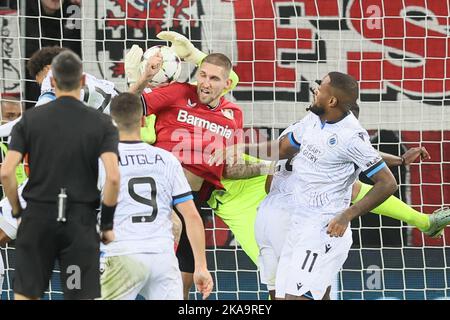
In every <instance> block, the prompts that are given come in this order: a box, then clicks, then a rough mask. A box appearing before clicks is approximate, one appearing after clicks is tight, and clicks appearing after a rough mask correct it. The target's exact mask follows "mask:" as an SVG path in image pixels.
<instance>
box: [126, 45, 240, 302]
mask: <svg viewBox="0 0 450 320" xmlns="http://www.w3.org/2000/svg"><path fill="white" fill-rule="evenodd" d="M161 64H162V57H161V55H159V54H158V55H156V56H154V57H152V58H150V59H149V60H148V62H147V68H146V70H145V71H144V72H143V73H142V75H141V77H140V78H139V80H138V81H137V82H136V83H134V84H133V85H132V86H131V87H130V92H133V93H136V94H140V93H142V102H143V105H144V113H145V114H155V115H156V117H157V121H156V136H157V140H156V143H155V144H154V145H155V146H157V147H160V148H163V149H166V150H168V151H171V152H172V153H173V154H174V155H175V156H176V157H177V158H178V159H179V160H180V162H181V164H182V165H183V168H184V172H185V174H186V177H187V179H188V181H189V183H190V185H191V188H192V190H193V191H198V192H199V194H198V200H203V201H204V200H206V199H208V198H209V194H210V192H211V191H212V190H214V189H221V188H223V186H222V184H221V183H220V180H221V179H222V177H224V176H225V177H226V172H224V171H225V170H224V169H225V165H220V166H217V167H216V166H210V165H208V163H207V162H208V159H209V155H210V154H211V153H212V152H213V151H214V149H216V148H222V147H224V146H227V145H228V146H229V145H231V144H234V143H236V139H237V134H236V132H237V131H236V130H239V129H242V127H243V116H242V111H241V109H240V108H239V107H238V106H237V105H235V104H233V103H232V102H229V101H227V100H226V99H225V98H224V97H223V96H222V93H223V91H224V90H229V89H230V87H231V85H232V81H231V79H230V78H229V75H230V71H231V68H232V64H231V61H230V60H229V59H228V58H227V57H226V56H225V55H223V54H220V53H213V54H210V55H208V56H207V57H206V58H205V59H204V60H203V61H202V63H201V64H200V66H199V68H198V71H197V74H196V80H197V85H192V84H188V83H173V84H170V85H168V86H166V87H160V88H156V89H152V90H149V89H146V87H147V84H148V81H150V80H151V79H152V78H153V76H154V75H155V74H156V73H157V72H158V71H159V69H160V68H161ZM184 230H185V227H184V226H183V231H182V235H181V239H180V242H179V247H178V250H177V257H178V260H179V264H180V270H181V271H182V277H183V286H184V297H185V298H186V299H187V298H188V295H189V289H190V288H191V286H192V281H193V279H192V273H193V270H194V264H193V256H192V249H191V248H190V244H189V241H188V239H187V236H186V234H185V231H184Z"/></svg>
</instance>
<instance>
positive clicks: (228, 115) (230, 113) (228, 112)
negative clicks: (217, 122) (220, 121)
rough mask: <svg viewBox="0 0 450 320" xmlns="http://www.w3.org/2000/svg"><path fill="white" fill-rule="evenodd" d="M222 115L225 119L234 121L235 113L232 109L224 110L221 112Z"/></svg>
mask: <svg viewBox="0 0 450 320" xmlns="http://www.w3.org/2000/svg"><path fill="white" fill-rule="evenodd" d="M221 111H222V114H223V115H224V116H225V118H227V119H230V120H233V119H234V112H233V110H231V109H223V110H221Z"/></svg>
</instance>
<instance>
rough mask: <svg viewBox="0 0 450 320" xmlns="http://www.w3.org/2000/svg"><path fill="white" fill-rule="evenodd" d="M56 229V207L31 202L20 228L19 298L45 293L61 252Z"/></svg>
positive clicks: (16, 283) (16, 292)
mask: <svg viewBox="0 0 450 320" xmlns="http://www.w3.org/2000/svg"><path fill="white" fill-rule="evenodd" d="M52 213H54V217H53V216H52ZM56 232H57V222H56V207H55V206H49V205H47V204H45V205H44V204H37V203H28V205H27V207H26V209H25V210H24V211H23V216H22V221H21V223H20V224H19V227H18V230H17V240H16V250H15V254H16V261H15V275H14V284H13V286H14V298H15V299H16V300H24V299H27V300H28V299H40V298H41V297H42V296H43V294H44V292H45V290H46V289H47V287H48V283H49V280H50V276H51V273H52V270H53V267H54V264H55V259H56V256H57V245H58V241H57V239H56V237H55V235H56Z"/></svg>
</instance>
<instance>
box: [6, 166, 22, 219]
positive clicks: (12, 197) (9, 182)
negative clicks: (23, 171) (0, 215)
mask: <svg viewBox="0 0 450 320" xmlns="http://www.w3.org/2000/svg"><path fill="white" fill-rule="evenodd" d="M2 184H3V190H4V192H5V195H6V197H7V198H8V201H9V203H10V204H11V207H12V211H13V213H17V212H19V211H20V209H21V207H20V202H19V194H18V193H17V180H16V176H15V174H14V173H13V174H8V175H6V176H2Z"/></svg>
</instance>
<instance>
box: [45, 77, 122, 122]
mask: <svg viewBox="0 0 450 320" xmlns="http://www.w3.org/2000/svg"><path fill="white" fill-rule="evenodd" d="M84 75H85V76H86V82H85V85H84V87H83V88H82V89H81V96H80V100H81V101H83V102H84V103H85V104H86V105H88V106H89V107H92V108H94V109H96V110H99V111H101V112H104V113H107V114H109V104H110V102H111V99H112V98H114V97H115V96H116V95H118V94H119V93H118V92H117V90H116V89H115V88H114V83H112V82H111V81H107V80H101V79H97V78H96V77H94V76H93V75H91V74H89V73H84ZM51 77H52V71H51V70H50V71H49V72H48V73H47V76H46V77H45V78H44V80H43V81H42V85H41V95H40V96H39V98H38V101H37V102H36V106H40V105H43V104H45V103H48V102H50V101H52V100H55V99H56V96H55V89H54V88H53V86H52V84H51V81H50V79H51Z"/></svg>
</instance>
